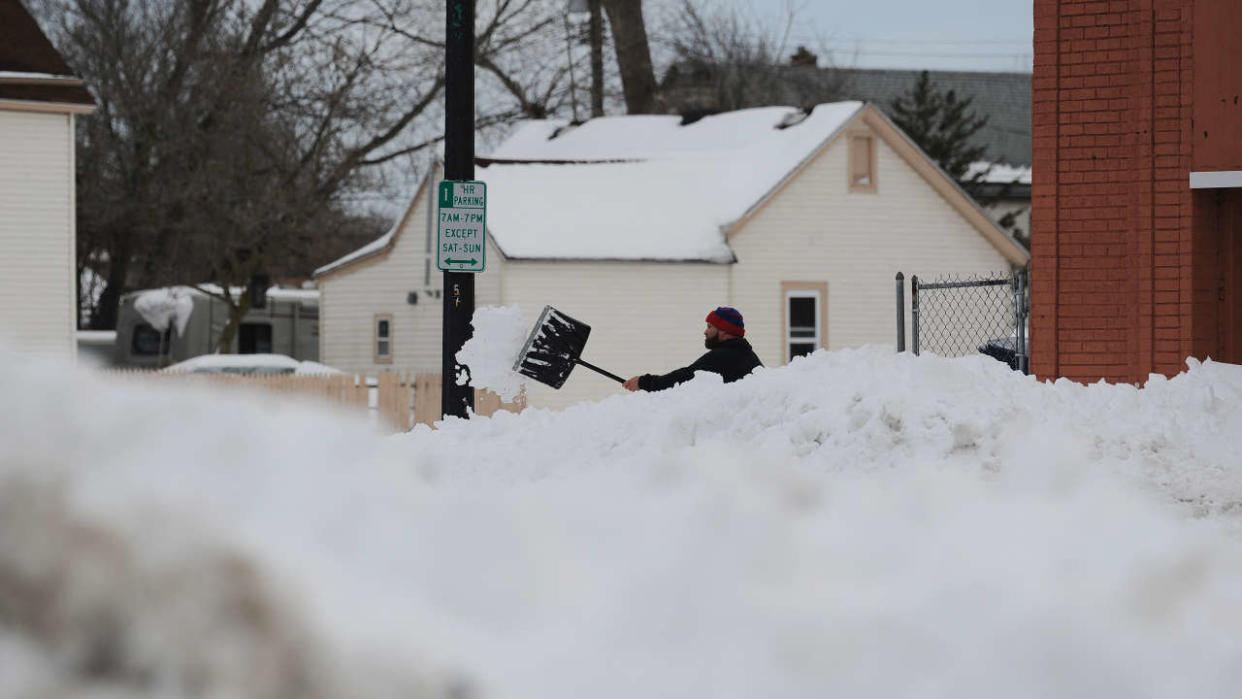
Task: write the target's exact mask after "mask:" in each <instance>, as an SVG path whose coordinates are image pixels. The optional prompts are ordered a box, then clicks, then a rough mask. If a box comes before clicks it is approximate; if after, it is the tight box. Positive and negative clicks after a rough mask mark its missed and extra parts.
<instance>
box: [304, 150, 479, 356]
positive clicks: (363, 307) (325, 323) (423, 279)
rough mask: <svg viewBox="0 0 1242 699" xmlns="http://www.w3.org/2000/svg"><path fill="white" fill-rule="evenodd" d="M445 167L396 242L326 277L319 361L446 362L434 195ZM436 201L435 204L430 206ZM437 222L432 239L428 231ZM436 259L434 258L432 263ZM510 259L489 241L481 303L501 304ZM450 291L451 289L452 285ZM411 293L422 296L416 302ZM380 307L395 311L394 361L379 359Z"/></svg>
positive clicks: (422, 195) (321, 281)
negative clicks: (506, 263) (506, 260)
mask: <svg viewBox="0 0 1242 699" xmlns="http://www.w3.org/2000/svg"><path fill="white" fill-rule="evenodd" d="M439 175H440V173H439V171H438V170H437V171H436V172H435V173H434V175H433V180H432V182H431V183H430V185H431V186H430V187H429V188H428V187H423V188H421V189H420V191H419V195H418V197H417V199H416V200H415V201H414V203H413V206H412V208H411V210H410V211H409V212H408V214H407V215H406V216H405V217H404V219H403V222H402V229H401V231H400V233H399V234H397V235H396V236H394V240H395V242H394V243H393V246H392V249H391V250H388V251H385V252H381V253H380V254H378V255H376V256H375V257H372V258H368V259H363V260H359V261H357V262H355V263H353V264H351V265H348V266H346V267H343V268H341V269H340V270H335V271H332V272H329V273H327V274H325V275H323V276H322V277H320V279H318V285H319V288H320V290H321V292H322V296H321V301H320V309H319V313H320V316H319V318H320V319H319V323H320V335H319V356H320V361H321V362H323V363H325V364H328V365H329V366H333V367H337V368H339V369H343V370H345V371H355V372H368V373H374V372H376V371H378V370H382V369H398V370H402V371H431V372H438V371H440V368H441V362H440V355H441V351H440V350H441V346H442V329H443V312H442V307H441V305H440V299H441V294H443V293H444V292H443V290H442V289H441V286H442V282H443V273H442V272H441V271H440V270H438V269H436V265H435V255H434V254H433V253H432V252H431V249H430V248H429V247H428V240H430V242H431V244H432V245H434V244H435V236H436V228H435V221H434V220H432V219H430V218H428V212H429V211H430V212H432V213H434V210H435V202H434V201H431V200H429V195H428V192H431V193H433V194H434V192H435V191H436V186H437V185H438V183H439ZM429 207H430V208H429ZM428 229H430V238H429V237H428ZM427 261H430V264H427ZM502 264H503V260H502V259H501V256H500V252H499V251H498V250H497V249H496V247H495V246H494V245H493V244H492V243H491V242H490V240H489V242H488V247H487V269H486V271H484V272H483V273H482V274H477V275H475V305H476V306H485V305H495V304H497V303H498V302H499V298H500V291H499V290H500V280H499V277H500V274H501V267H502ZM450 291H451V290H450ZM410 292H414V293H415V294H417V297H418V302H417V303H415V304H410V303H409V302H408V297H409V295H410ZM377 314H390V315H391V316H392V332H393V337H392V361H391V362H379V363H377V362H376V361H375V359H374V352H375V347H374V327H373V326H374V322H375V316H376V315H377Z"/></svg>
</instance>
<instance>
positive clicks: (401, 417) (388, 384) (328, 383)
mask: <svg viewBox="0 0 1242 699" xmlns="http://www.w3.org/2000/svg"><path fill="white" fill-rule="evenodd" d="M100 373H101V374H104V375H105V376H107V377H109V378H111V379H116V380H120V381H129V380H137V381H158V382H183V383H197V384H200V385H212V386H235V387H238V388H244V389H248V390H254V389H258V390H263V391H267V392H270V393H276V394H282V395H287V396H291V397H292V396H297V397H306V398H310V399H312V400H319V401H323V402H326V403H333V404H338V405H345V406H350V407H352V408H357V409H360V410H375V411H376V414H377V417H378V418H379V420H380V422H381V424H383V425H385V426H387V427H388V428H390V429H392V430H393V431H395V432H404V431H406V430H409V429H410V428H411V427H413V425H415V424H419V423H422V424H425V425H431V424H433V423H435V422H436V421H437V420H439V419H440V417H441V416H440V375H439V374H429V373H428V374H424V373H417V374H415V373H409V372H398V371H381V372H379V374H378V375H376V376H374V377H366V376H363V375H355V374H331V375H320V376H307V375H294V374H276V375H272V374H177V373H168V372H160V371H152V370H148V369H106V370H102V371H101V372H100ZM474 405H475V411H474V412H475V414H476V415H479V416H483V417H490V416H491V415H492V414H494V413H495V412H496V411H498V410H506V411H509V412H514V413H518V412H521V411H522V410H523V409H525V407H526V397H525V395H520V396H518V397H517V398H516V399H515V400H513V401H512V402H504V401H501V400H500V396H497V395H496V394H495V393H492V392H490V391H482V390H476V391H475V403H474Z"/></svg>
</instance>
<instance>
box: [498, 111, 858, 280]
mask: <svg viewBox="0 0 1242 699" xmlns="http://www.w3.org/2000/svg"><path fill="white" fill-rule="evenodd" d="M862 106H863V105H862V103H861V102H839V103H832V104H821V105H819V106H817V107H815V108H814V110H812V111H811V113H810V114H806V113H805V112H803V111H802V110H799V109H794V108H791V107H764V108H760V109H745V110H740V111H735V112H727V113H724V114H717V115H713V116H708V117H704V118H703V119H700V120H698V121H694V122H692V123H690V124H684V125H683V124H682V119H681V117H678V116H622V117H602V118H599V119H592V120H590V121H588V122H586V123H584V124H581V125H579V126H571V125H570V124H568V123H567V122H564V121H556V120H546V121H527V122H523V123H522V124H520V125H519V126H518V127H517V128H516V130H515V131H514V133H513V135H512V136H511V137H510V138H509V139H508V140H506V141H505V142H504V143H503V144H502V145H501V146H500V147H499V148H498V149H497V150H496V151H495V152H494V153H493V154H492V155H491V156H490V157H488V158H485V159H481V160H480V163H479V167H478V168H476V170H475V177H476V179H479V180H482V181H484V182H486V183H487V199H488V201H487V225H488V231H489V233H491V235H492V236H493V240H494V242H495V243H496V244H497V246H498V247H499V248H500V249H501V250H502V251H503V252H504V253H505V255H506V256H508V257H511V258H519V259H523V258H536V259H629V260H669V261H671V260H699V261H708V262H729V261H731V260H732V259H733V253H732V251H731V250H730V249H729V246H728V243H727V242H726V241H725V235H724V229H725V228H726V227H727V226H728V225H729V224H731V223H733V222H734V221H736V220H737V219H739V218H741V217H742V216H743V215H744V214H745V213H746V212H747V210H749V209H750V208H751V207H752V206H754V205H755V204H756V203H757V202H758V201H760V200H761V199H762V198H763V197H764V196H765V195H767V194H768V193H769V192H770V191H772V190H773V189H774V188H775V187H776V186H777V185H778V184H780V182H781V181H782V180H783V179H784V178H785V177H786V176H788V175H789V174H790V173H791V172H792V171H793V170H794V169H795V168H797V167H798V165H799V164H801V163H802V162H804V161H805V160H806V159H807V158H808V157H810V156H811V155H812V154H813V153H814V152H815V150H816V149H817V148H819V147H820V146H821V145H822V144H823V143H825V142H826V141H827V140H828V139H829V138H831V137H832V136H833V134H835V133H836V132H837V131H838V130H840V129H841V127H842V126H844V125H845V123H846V122H848V121H849V120H850V119H851V118H852V117H853V116H854V115H855V114H857V113H858V112H859V110H861V109H862Z"/></svg>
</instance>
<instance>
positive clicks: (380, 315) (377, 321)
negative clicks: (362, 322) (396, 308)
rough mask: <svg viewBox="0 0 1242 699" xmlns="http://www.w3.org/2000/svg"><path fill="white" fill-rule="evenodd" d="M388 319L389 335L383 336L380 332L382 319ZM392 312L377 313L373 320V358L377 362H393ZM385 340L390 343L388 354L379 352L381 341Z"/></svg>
mask: <svg viewBox="0 0 1242 699" xmlns="http://www.w3.org/2000/svg"><path fill="white" fill-rule="evenodd" d="M381 320H386V321H388V336H387V337H384V338H381V337H380V334H379V327H380V321H381ZM392 335H393V332H392V314H391V313H376V314H375V318H374V319H373V320H372V321H371V359H372V361H374V362H375V363H376V364H392V355H393V351H392V350H393V347H392ZM381 340H383V341H385V342H387V343H388V354H386V355H381V354H380V353H379V343H380V341H381Z"/></svg>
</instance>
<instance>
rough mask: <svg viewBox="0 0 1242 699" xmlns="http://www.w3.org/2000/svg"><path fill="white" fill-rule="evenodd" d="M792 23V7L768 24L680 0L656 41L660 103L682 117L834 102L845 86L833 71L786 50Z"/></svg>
mask: <svg viewBox="0 0 1242 699" xmlns="http://www.w3.org/2000/svg"><path fill="white" fill-rule="evenodd" d="M797 26H798V14H797V11H796V9H795V8H794V7H793V6H792V5H789V6H787V7H786V11H785V14H784V16H783V17H782V19H781V21H780V23H779V24H775V25H773V24H769V23H765V22H762V21H759V20H758V19H756V18H755V17H751V16H749V15H747V14H746V13H744V12H742V11H741V10H739V9H738V8H737V7H736V6H724V7H716V6H711V5H707V4H705V3H703V2H701V1H700V0H683V1H682V2H681V4H680V7H679V9H678V11H677V13H676V14H675V15H674V17H673V18H672V21H671V22H670V29H669V30H668V32H667V33H666V34H665V35H663V36H662V37H661V41H662V42H664V43H665V44H667V45H668V46H669V47H670V48H671V53H672V65H671V66H670V68H669V70H668V72H667V73H666V74H665V79H664V83H663V90H662V91H663V93H664V97H665V99H666V100H667V101H668V102H669V104H670V106H671V107H672V108H674V109H676V110H677V111H681V112H683V113H687V114H695V113H714V112H722V111H731V110H735V109H745V108H749V107H761V106H772V105H792V106H799V107H810V106H813V105H815V104H818V103H821V102H831V101H834V100H837V99H840V98H841V97H842V96H843V94H844V87H845V85H844V78H843V77H842V75H841V74H840V72H839V71H836V70H834V69H833V68H832V67H831V66H823V67H820V66H819V57H818V56H817V55H816V54H814V53H812V52H811V51H810V50H809V49H808V48H807V47H805V46H798V47H797V48H796V49H795V48H794V47H792V46H791V45H790V36H791V35H792V32H793V29H794V28H795V27H797ZM825 43H826V42H825Z"/></svg>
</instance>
